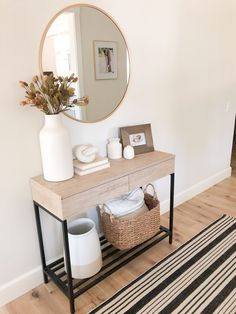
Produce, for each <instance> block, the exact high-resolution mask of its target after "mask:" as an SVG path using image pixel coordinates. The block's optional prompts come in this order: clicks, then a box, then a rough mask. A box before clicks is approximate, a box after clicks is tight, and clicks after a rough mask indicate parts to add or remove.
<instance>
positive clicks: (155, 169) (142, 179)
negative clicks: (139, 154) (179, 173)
mask: <svg viewBox="0 0 236 314" xmlns="http://www.w3.org/2000/svg"><path fill="white" fill-rule="evenodd" d="M174 170H175V161H174V159H170V160H167V161H164V162H162V163H160V164H158V165H155V166H151V167H147V168H145V169H143V170H140V171H137V172H135V173H132V174H130V175H129V190H132V189H134V188H136V187H139V186H143V185H146V184H148V183H150V182H153V181H155V180H158V179H160V178H162V177H165V176H167V175H169V174H171V173H173V172H174Z"/></svg>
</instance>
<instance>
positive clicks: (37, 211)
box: [34, 202, 48, 283]
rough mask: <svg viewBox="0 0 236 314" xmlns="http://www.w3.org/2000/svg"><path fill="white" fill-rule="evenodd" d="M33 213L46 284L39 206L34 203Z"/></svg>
mask: <svg viewBox="0 0 236 314" xmlns="http://www.w3.org/2000/svg"><path fill="white" fill-rule="evenodd" d="M34 212H35V218H36V226H37V232H38V239H39V249H40V256H41V263H42V270H43V279H44V283H48V276H47V275H46V273H45V270H46V258H45V251H44V244H43V235H42V227H41V221H40V214H39V205H38V204H37V203H35V202H34Z"/></svg>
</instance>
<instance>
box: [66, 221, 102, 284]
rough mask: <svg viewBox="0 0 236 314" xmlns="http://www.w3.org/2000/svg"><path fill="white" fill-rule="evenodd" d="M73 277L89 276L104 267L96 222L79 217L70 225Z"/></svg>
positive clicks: (82, 277)
mask: <svg viewBox="0 0 236 314" xmlns="http://www.w3.org/2000/svg"><path fill="white" fill-rule="evenodd" d="M68 238H69V247H70V260H71V271H72V277H73V278H77V279H84V278H89V277H92V276H93V275H95V274H96V273H97V272H99V270H100V269H101V267H102V253H101V246H100V241H99V238H98V234H97V231H96V228H95V223H94V222H93V221H92V220H91V219H89V218H78V219H75V220H73V221H72V222H70V223H69V225H68Z"/></svg>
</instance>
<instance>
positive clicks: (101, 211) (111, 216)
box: [99, 205, 115, 222]
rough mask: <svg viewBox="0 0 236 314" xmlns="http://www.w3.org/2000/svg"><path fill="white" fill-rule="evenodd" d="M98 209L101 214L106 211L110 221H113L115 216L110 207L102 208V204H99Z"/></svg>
mask: <svg viewBox="0 0 236 314" xmlns="http://www.w3.org/2000/svg"><path fill="white" fill-rule="evenodd" d="M99 209H100V213H101V214H103V213H108V214H109V216H110V220H111V222H112V221H113V219H114V218H115V217H114V215H113V214H112V212H111V211H110V209H109V208H108V207H106V210H105V209H104V205H102V206H99Z"/></svg>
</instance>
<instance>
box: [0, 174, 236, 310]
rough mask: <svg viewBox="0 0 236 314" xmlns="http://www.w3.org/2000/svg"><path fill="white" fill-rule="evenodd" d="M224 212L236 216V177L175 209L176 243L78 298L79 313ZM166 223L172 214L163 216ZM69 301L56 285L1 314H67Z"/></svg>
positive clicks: (35, 292) (22, 299) (155, 250)
mask: <svg viewBox="0 0 236 314" xmlns="http://www.w3.org/2000/svg"><path fill="white" fill-rule="evenodd" d="M223 213H225V214H229V215H231V216H235V217H236V177H230V178H228V179H226V180H224V181H222V182H221V183H219V184H217V185H215V186H213V187H212V188H210V189H209V190H207V191H206V192H204V193H201V194H199V195H198V196H196V197H194V198H193V199H191V200H189V201H188V202H186V203H184V204H182V205H180V206H178V207H177V208H176V209H175V229H174V242H173V244H172V245H169V243H168V240H167V239H165V240H164V241H162V242H160V243H159V244H157V245H156V246H154V247H153V248H151V249H150V250H149V251H147V252H146V253H144V254H143V255H141V256H140V257H138V258H137V259H135V261H132V262H131V263H129V264H128V265H126V266H125V267H123V268H122V269H120V270H119V271H117V272H116V273H115V274H113V275H112V276H110V277H109V278H107V279H105V280H104V281H103V282H101V283H100V284H99V285H97V286H95V287H94V288H92V289H90V290H89V291H88V292H86V293H84V294H83V295H82V296H80V297H79V298H77V299H76V309H77V311H76V313H81V314H82V313H87V312H88V311H89V310H90V309H92V308H93V307H95V306H96V305H97V304H99V303H100V302H102V301H104V300H105V299H107V298H109V297H110V296H111V295H112V294H114V293H115V292H116V291H117V290H118V289H120V288H122V287H123V286H125V285H126V284H128V283H129V282H130V281H131V280H133V279H134V278H136V277H137V276H138V275H140V274H141V273H143V272H144V271H145V270H147V269H148V268H150V266H152V265H153V264H155V263H156V262H157V261H159V260H160V259H162V258H163V257H164V256H166V255H167V254H169V253H170V252H171V251H173V250H174V249H176V248H177V247H178V246H180V245H181V244H182V243H184V242H186V241H187V240H188V239H190V238H191V237H192V236H193V235H195V234H196V233H198V232H199V231H200V230H201V229H203V228H204V227H205V226H206V225H208V224H209V223H211V222H213V221H214V220H215V219H217V218H218V217H220V216H221V215H222V214H223ZM161 218H162V224H165V223H167V220H168V215H167V214H166V215H163V216H162V217H161ZM67 313H69V306H68V301H67V298H66V297H65V296H64V295H63V294H62V292H60V291H59V290H58V288H57V287H55V286H54V285H53V284H52V283H49V284H47V285H41V286H39V287H37V288H35V289H33V291H30V292H29V293H27V294H25V295H23V296H22V297H20V298H18V299H16V300H14V301H13V302H11V303H9V304H7V305H6V306H4V307H3V308H2V309H0V314H67Z"/></svg>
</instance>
